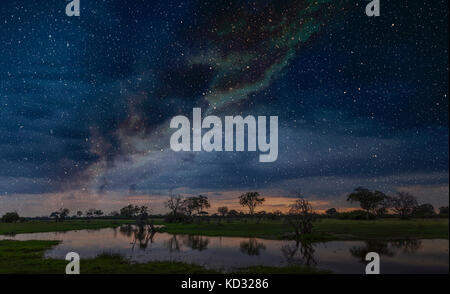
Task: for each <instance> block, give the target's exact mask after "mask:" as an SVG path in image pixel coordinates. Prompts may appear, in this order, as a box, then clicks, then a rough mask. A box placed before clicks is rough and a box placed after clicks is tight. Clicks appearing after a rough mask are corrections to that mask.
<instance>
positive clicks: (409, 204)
mask: <svg viewBox="0 0 450 294" xmlns="http://www.w3.org/2000/svg"><path fill="white" fill-rule="evenodd" d="M391 202H392V209H393V210H394V211H395V212H396V213H397V214H399V215H400V218H403V219H405V218H408V217H410V216H411V214H412V213H413V211H414V208H415V207H416V206H417V199H416V197H414V196H412V195H411V194H409V193H407V192H398V193H397V195H396V196H394V197H392V198H391Z"/></svg>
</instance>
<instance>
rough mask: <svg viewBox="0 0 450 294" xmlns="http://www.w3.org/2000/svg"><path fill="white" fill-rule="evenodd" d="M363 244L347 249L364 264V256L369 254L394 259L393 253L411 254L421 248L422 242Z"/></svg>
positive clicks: (368, 241) (404, 241)
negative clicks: (372, 253) (373, 253)
mask: <svg viewBox="0 0 450 294" xmlns="http://www.w3.org/2000/svg"><path fill="white" fill-rule="evenodd" d="M363 242H364V245H362V246H354V247H352V248H350V249H349V251H350V254H351V255H352V256H353V257H355V258H358V259H359V260H360V261H361V262H363V263H366V260H365V259H366V255H367V253H369V252H376V253H378V254H379V255H380V256H389V257H394V256H395V253H396V252H398V251H401V252H402V253H405V254H411V253H414V252H416V251H418V250H419V249H420V248H421V247H422V241H421V240H416V239H409V240H397V241H380V240H366V241H363Z"/></svg>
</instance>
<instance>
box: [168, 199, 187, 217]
mask: <svg viewBox="0 0 450 294" xmlns="http://www.w3.org/2000/svg"><path fill="white" fill-rule="evenodd" d="M184 200H185V199H184V198H183V197H181V196H180V195H170V198H169V199H167V201H166V202H165V203H164V205H165V206H166V207H167V208H168V209H170V212H171V213H172V214H173V215H177V214H179V213H181V212H183V210H184V205H185V201H184Z"/></svg>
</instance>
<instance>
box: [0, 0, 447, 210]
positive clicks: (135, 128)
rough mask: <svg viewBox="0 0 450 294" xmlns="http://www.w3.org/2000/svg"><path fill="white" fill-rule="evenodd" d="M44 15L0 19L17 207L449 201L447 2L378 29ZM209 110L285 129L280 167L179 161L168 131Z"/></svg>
mask: <svg viewBox="0 0 450 294" xmlns="http://www.w3.org/2000/svg"><path fill="white" fill-rule="evenodd" d="M35 2H36V1H31V0H30V1H27V0H19V1H7V2H6V3H2V5H1V10H0V27H1V33H0V46H1V55H0V195H3V196H0V198H2V201H13V199H19V198H14V197H16V196H17V197H18V195H30V194H36V195H44V193H49V194H52V193H72V192H73V191H86V193H89V191H92V193H96V194H102V195H103V194H104V195H108V194H111V193H115V195H121V194H135V193H140V194H149V195H156V194H158V195H160V194H164V195H165V194H167V193H169V192H170V191H173V190H177V189H178V190H179V191H180V192H185V193H193V194H195V193H197V192H201V191H207V192H210V193H225V192H226V191H230V190H233V189H234V190H244V191H245V190H248V189H251V190H260V191H264V190H267V191H268V190H270V189H272V191H274V189H276V190H277V192H276V193H278V194H277V195H279V196H289V195H291V194H290V193H291V191H293V190H298V189H301V190H303V191H304V192H305V193H309V195H311V197H316V198H320V199H327V201H331V202H333V201H336V203H338V202H339V201H340V200H339V199H341V198H342V195H344V194H345V193H346V192H348V191H351V190H352V189H353V188H354V187H356V186H359V185H364V186H367V187H369V188H374V189H375V188H376V189H381V190H384V191H387V192H394V191H398V190H401V189H403V190H405V189H406V190H408V191H411V192H412V193H413V194H416V195H418V196H419V197H422V198H423V199H426V200H427V201H430V202H433V203H435V204H436V205H439V204H445V203H448V196H447V195H446V194H445V193H447V192H448V142H449V139H448V11H447V10H446V9H442V7H447V6H446V5H447V3H446V2H445V1H432V2H433V3H431V1H428V2H427V1H415V2H414V3H407V2H406V1H389V2H395V3H383V8H382V16H380V17H377V18H368V17H367V16H366V15H365V12H364V9H365V4H366V1H331V0H329V1H327V0H321V1H311V0H307V1H301V0H293V1H287V0H286V1H280V0H278V1H269V0H264V1H238V0H232V1H171V0H169V1H167V0H166V1H144V0H122V1H114V0H107V1H82V11H81V16H80V17H79V18H75V17H74V18H68V17H67V16H66V15H65V13H64V5H62V4H64V3H62V4H61V1H57V0H52V1H45V3H35ZM383 2H387V1H383ZM194 107H201V108H202V110H203V113H204V114H205V115H206V114H212V113H214V114H216V115H219V116H221V115H246V114H251V115H255V116H257V115H266V116H267V115H277V116H279V121H280V133H279V146H280V150H279V157H278V160H277V161H276V162H274V163H271V164H266V165H261V164H257V163H258V160H257V159H256V156H257V154H254V153H250V152H243V153H239V152H236V153H234V152H232V153H230V154H225V153H208V154H206V153H196V154H186V153H174V152H171V151H170V148H169V146H168V144H169V136H170V130H169V128H168V122H169V120H170V119H171V118H172V117H173V116H175V115H180V114H182V115H186V116H191V115H192V109H193V108H194ZM74 193H75V192H74ZM42 197H43V198H45V196H42ZM20 199H26V198H20ZM19 202H20V203H22V204H23V206H26V205H27V204H26V203H27V202H26V201H25V200H21V201H19ZM4 203H6V202H4ZM337 205H338V204H337ZM1 210H2V208H1V207H0V212H1Z"/></svg>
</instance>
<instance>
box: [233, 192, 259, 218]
mask: <svg viewBox="0 0 450 294" xmlns="http://www.w3.org/2000/svg"><path fill="white" fill-rule="evenodd" d="M265 200H266V199H264V198H261V197H259V193H258V192H247V193H245V194H242V195H241V196H239V204H241V205H242V206H247V207H248V209H249V213H250V215H253V214H254V213H255V208H256V206H258V205H260V204H262V203H263V202H264V201H265Z"/></svg>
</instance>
